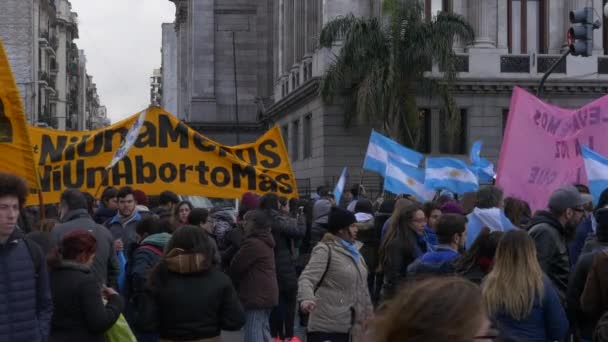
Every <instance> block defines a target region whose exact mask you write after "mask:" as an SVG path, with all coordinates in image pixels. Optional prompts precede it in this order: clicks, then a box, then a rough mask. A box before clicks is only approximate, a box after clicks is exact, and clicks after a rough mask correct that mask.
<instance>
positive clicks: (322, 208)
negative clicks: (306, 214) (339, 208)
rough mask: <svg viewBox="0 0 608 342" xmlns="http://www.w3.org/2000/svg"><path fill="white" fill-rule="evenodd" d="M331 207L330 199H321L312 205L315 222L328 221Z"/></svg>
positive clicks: (322, 222)
mask: <svg viewBox="0 0 608 342" xmlns="http://www.w3.org/2000/svg"><path fill="white" fill-rule="evenodd" d="M330 209H331V202H329V200H326V199H320V200H318V201H316V202H315V205H314V206H313V207H312V218H313V219H314V222H315V223H320V224H324V223H327V217H328V215H329V210H330Z"/></svg>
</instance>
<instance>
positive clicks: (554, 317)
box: [482, 230, 569, 342]
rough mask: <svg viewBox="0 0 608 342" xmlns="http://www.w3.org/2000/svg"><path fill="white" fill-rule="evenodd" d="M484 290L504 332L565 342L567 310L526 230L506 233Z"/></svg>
mask: <svg viewBox="0 0 608 342" xmlns="http://www.w3.org/2000/svg"><path fill="white" fill-rule="evenodd" d="M482 293H483V299H484V303H485V306H486V309H487V311H488V314H489V316H490V317H491V318H492V319H493V320H494V322H495V324H496V325H497V327H498V328H499V330H500V331H501V333H502V334H503V335H505V336H509V337H510V338H513V339H515V340H516V341H527V342H541V341H542V342H545V341H565V339H566V334H567V333H568V327H569V324H568V319H567V318H566V313H565V311H564V308H563V307H562V304H561V302H560V299H559V296H558V294H557V291H556V290H555V288H554V287H553V285H552V283H551V280H549V278H547V277H546V276H545V275H544V274H543V272H542V270H541V267H540V265H539V263H538V260H537V258H536V247H535V245H534V241H533V240H532V238H531V237H530V236H529V235H528V233H527V232H526V231H524V230H514V231H508V232H506V233H505V234H504V236H503V238H502V239H501V240H500V242H499V243H498V249H497V251H496V259H495V264H494V267H493V269H492V271H491V272H490V273H489V274H488V276H487V277H486V280H485V281H484V282H483V285H482Z"/></svg>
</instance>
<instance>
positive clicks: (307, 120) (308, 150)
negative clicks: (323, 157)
mask: <svg viewBox="0 0 608 342" xmlns="http://www.w3.org/2000/svg"><path fill="white" fill-rule="evenodd" d="M311 135H312V114H308V115H306V116H305V117H304V159H306V158H310V157H312V136H311Z"/></svg>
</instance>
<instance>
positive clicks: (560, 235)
mask: <svg viewBox="0 0 608 342" xmlns="http://www.w3.org/2000/svg"><path fill="white" fill-rule="evenodd" d="M529 233H530V236H531V237H532V239H533V240H534V244H535V245H536V256H537V257H538V262H539V263H540V267H541V268H542V270H543V272H545V274H546V275H547V276H548V277H549V279H550V280H551V281H552V282H553V285H554V286H555V289H556V290H557V293H558V294H559V297H560V299H561V301H562V302H565V300H566V291H567V290H568V277H569V274H570V258H569V256H568V245H567V242H566V231H565V229H564V227H563V226H562V224H561V223H560V222H559V221H558V220H557V218H556V217H555V216H554V215H553V214H551V213H550V212H547V211H541V212H539V213H538V214H537V215H536V216H535V217H534V218H532V220H531V222H530V230H529Z"/></svg>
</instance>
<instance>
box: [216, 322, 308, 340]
mask: <svg viewBox="0 0 608 342" xmlns="http://www.w3.org/2000/svg"><path fill="white" fill-rule="evenodd" d="M296 335H297V336H298V337H299V338H300V339H301V340H302V341H303V342H304V341H306V338H305V335H306V330H305V328H304V327H300V326H299V324H298V322H297V321H296ZM242 341H243V333H241V332H229V331H224V332H222V342H242Z"/></svg>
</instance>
